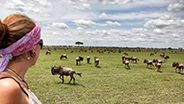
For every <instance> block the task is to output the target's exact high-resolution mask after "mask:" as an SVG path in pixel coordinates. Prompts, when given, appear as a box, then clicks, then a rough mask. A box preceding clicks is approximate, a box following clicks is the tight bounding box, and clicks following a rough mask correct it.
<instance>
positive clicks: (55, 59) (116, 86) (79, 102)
mask: <svg viewBox="0 0 184 104" xmlns="http://www.w3.org/2000/svg"><path fill="white" fill-rule="evenodd" d="M46 51H47V50H46V49H45V50H41V53H40V57H39V59H38V61H37V63H36V65H35V66H32V67H31V68H30V69H29V70H28V72H27V74H26V77H25V80H26V81H27V83H28V85H29V87H30V89H31V91H32V92H34V93H35V94H36V95H37V97H38V98H39V99H40V100H41V102H42V103H43V104H61V103H64V104H105V103H108V104H127V103H128V104H129V103H140V104H141V103H142V104H165V103H184V97H183V96H184V93H183V92H184V75H181V74H179V73H175V70H174V68H173V67H172V63H173V62H174V61H177V62H180V63H184V60H183V58H184V53H182V52H179V53H172V52H167V51H166V52H165V51H164V52H165V53H166V55H169V56H170V59H168V60H167V61H166V62H165V63H163V64H162V67H161V71H162V72H157V71H156V68H155V67H153V68H146V64H145V63H143V60H144V59H149V60H153V59H154V58H158V59H162V60H163V58H161V57H160V56H159V55H160V54H161V53H163V51H161V52H158V53H157V54H156V55H154V56H150V55H149V54H150V53H151V52H150V51H142V52H132V51H128V53H129V56H130V57H131V56H135V57H138V58H139V61H138V63H137V64H135V63H131V62H130V68H131V69H130V70H128V69H126V68H125V66H124V65H123V64H122V61H121V57H122V55H123V52H122V53H118V52H116V53H110V54H108V53H107V52H104V53H97V52H96V50H94V52H93V53H91V51H89V50H88V52H84V51H82V52H74V53H70V51H71V49H66V50H64V49H60V50H59V49H58V50H51V55H45V52H46ZM63 53H65V54H67V56H68V59H67V60H60V59H59V58H60V55H61V54H63ZM79 55H80V56H82V57H84V61H82V62H81V64H80V65H78V66H76V64H75V58H76V57H78V56H79ZM88 55H89V56H90V57H91V60H90V64H87V61H86V57H87V56H88ZM94 56H97V57H98V58H99V60H100V63H99V67H95V64H94ZM54 65H56V66H60V65H62V66H65V67H70V68H73V69H74V70H75V71H76V72H79V73H82V77H79V76H78V75H74V77H75V79H76V85H73V84H68V82H69V80H70V77H69V76H65V82H64V83H63V84H62V83H61V80H60V79H59V75H56V76H53V75H51V66H54Z"/></svg>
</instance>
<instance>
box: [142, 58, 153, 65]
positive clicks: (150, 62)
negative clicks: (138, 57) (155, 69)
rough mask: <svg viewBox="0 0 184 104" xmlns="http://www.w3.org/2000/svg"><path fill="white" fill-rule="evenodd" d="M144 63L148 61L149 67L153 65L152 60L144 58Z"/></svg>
mask: <svg viewBox="0 0 184 104" xmlns="http://www.w3.org/2000/svg"><path fill="white" fill-rule="evenodd" d="M144 63H147V67H148V65H150V66H153V63H152V61H150V60H147V59H144Z"/></svg>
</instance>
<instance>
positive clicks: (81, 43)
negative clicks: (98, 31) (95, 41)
mask: <svg viewBox="0 0 184 104" xmlns="http://www.w3.org/2000/svg"><path fill="white" fill-rule="evenodd" d="M75 44H78V45H83V42H79V41H77V42H75Z"/></svg>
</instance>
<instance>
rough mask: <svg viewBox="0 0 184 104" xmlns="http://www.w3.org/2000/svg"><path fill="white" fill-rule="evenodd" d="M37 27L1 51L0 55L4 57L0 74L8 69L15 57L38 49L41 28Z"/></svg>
mask: <svg viewBox="0 0 184 104" xmlns="http://www.w3.org/2000/svg"><path fill="white" fill-rule="evenodd" d="M35 25H36V26H35V27H34V28H33V29H32V30H31V31H30V32H29V33H27V34H26V35H25V36H23V37H22V38H21V39H19V40H18V41H16V42H15V43H13V44H11V45H10V46H8V47H7V48H4V49H0V54H1V55H2V58H1V63H0V72H2V71H4V70H5V68H6V67H7V65H8V63H9V60H11V59H12V57H14V56H18V55H21V54H23V53H26V52H28V51H30V50H32V49H34V48H35V47H36V45H37V44H38V42H39V41H40V32H41V27H40V26H38V25H37V24H36V23H35Z"/></svg>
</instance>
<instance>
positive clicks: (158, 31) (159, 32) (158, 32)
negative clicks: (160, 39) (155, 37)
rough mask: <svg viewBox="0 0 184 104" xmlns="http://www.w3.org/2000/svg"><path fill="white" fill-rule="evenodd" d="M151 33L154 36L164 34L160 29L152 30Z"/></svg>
mask: <svg viewBox="0 0 184 104" xmlns="http://www.w3.org/2000/svg"><path fill="white" fill-rule="evenodd" d="M153 32H154V33H156V34H164V32H163V31H162V30H160V29H154V30H153Z"/></svg>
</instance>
